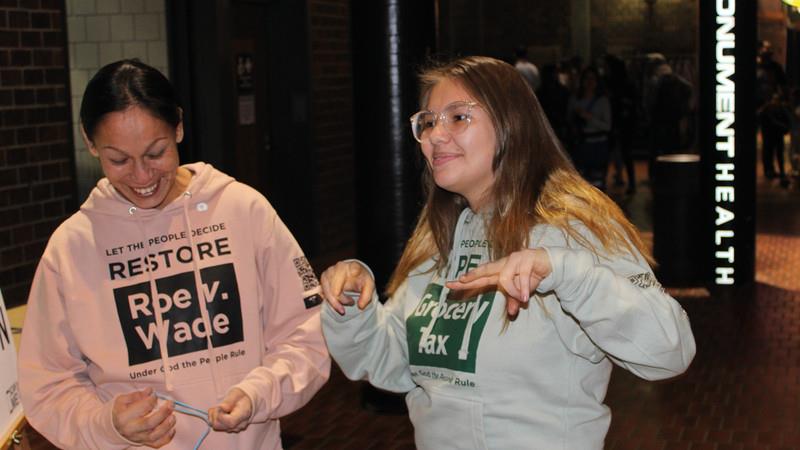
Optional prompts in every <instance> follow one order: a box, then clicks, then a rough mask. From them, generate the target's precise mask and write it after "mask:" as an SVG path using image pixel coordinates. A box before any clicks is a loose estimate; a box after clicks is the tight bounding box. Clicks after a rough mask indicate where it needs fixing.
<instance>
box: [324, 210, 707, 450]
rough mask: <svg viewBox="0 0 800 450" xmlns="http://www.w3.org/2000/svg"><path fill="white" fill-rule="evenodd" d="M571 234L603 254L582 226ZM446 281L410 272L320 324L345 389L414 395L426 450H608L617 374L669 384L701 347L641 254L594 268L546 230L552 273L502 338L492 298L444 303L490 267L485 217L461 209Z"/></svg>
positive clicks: (537, 231) (562, 236) (542, 235)
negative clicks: (350, 385) (610, 394)
mask: <svg viewBox="0 0 800 450" xmlns="http://www.w3.org/2000/svg"><path fill="white" fill-rule="evenodd" d="M575 225H576V226H577V229H578V230H579V231H580V232H581V233H582V234H583V235H584V236H585V237H587V238H588V239H589V240H590V241H591V242H593V243H595V244H596V246H597V248H602V247H600V245H599V243H598V242H597V239H596V238H595V237H594V236H593V235H591V233H589V232H588V230H587V229H586V227H585V226H583V225H582V224H580V223H576V224H575ZM453 242H454V245H453V249H452V250H451V253H450V257H449V264H448V267H447V269H446V274H436V273H433V272H432V271H430V270H429V269H430V268H431V267H433V261H428V262H426V263H425V264H423V265H422V266H421V267H419V268H418V269H416V270H415V271H413V272H412V273H411V274H410V275H409V277H408V279H407V280H406V282H405V283H404V284H403V285H401V286H400V287H399V288H398V289H397V291H396V292H395V295H394V296H393V297H392V298H391V299H390V300H389V301H387V302H386V304H384V305H381V304H380V303H379V302H377V301H376V300H377V297H375V298H373V301H372V302H371V303H370V304H369V306H368V307H367V308H366V309H365V310H364V311H360V310H359V309H358V308H357V307H355V306H350V307H347V308H346V313H345V315H344V316H339V314H338V313H336V312H335V311H334V310H333V309H332V308H330V306H329V305H326V306H325V307H324V309H323V312H322V323H323V332H324V334H325V338H326V340H327V343H328V348H329V350H330V352H331V355H332V356H333V358H334V359H335V360H336V361H337V362H338V364H339V366H340V367H341V368H342V370H343V371H344V372H345V374H346V375H347V376H348V377H349V378H351V379H368V380H369V381H370V382H371V383H372V384H373V385H375V386H376V387H379V388H382V389H386V390H389V391H394V392H408V395H407V396H406V402H407V404H408V408H409V415H410V418H411V421H412V422H413V424H414V432H415V440H416V444H417V447H418V448H420V449H435V450H443V449H472V448H475V449H502V450H508V449H526V450H530V449H541V450H553V449H578V450H585V449H600V448H602V447H603V440H604V438H605V435H606V432H607V431H608V426H609V423H610V420H611V414H610V411H609V409H608V407H607V406H605V405H604V404H603V398H604V397H605V394H606V389H607V387H608V382H609V377H610V375H611V368H612V362H614V363H616V364H617V365H620V366H622V367H624V368H626V369H628V370H630V371H631V372H633V373H635V374H636V375H638V376H640V377H642V378H645V379H649V380H655V379H663V378H668V377H672V376H675V375H678V374H680V373H682V372H683V371H685V370H686V368H687V367H688V366H689V363H690V362H691V360H692V358H693V357H694V353H695V343H694V337H693V335H692V331H691V328H690V326H689V319H688V317H687V315H686V313H685V312H684V311H683V309H682V308H681V306H680V305H679V304H678V303H677V302H676V301H675V300H674V299H673V298H672V297H670V296H669V295H668V294H666V293H665V292H664V290H663V289H662V288H661V286H660V285H659V284H658V282H657V281H656V279H655V277H654V276H653V273H652V271H651V270H650V268H649V267H648V265H647V263H646V262H645V260H644V258H642V256H641V255H638V254H637V255H636V256H635V257H634V256H630V255H628V256H627V257H621V256H608V255H601V256H598V255H596V254H595V253H593V252H592V251H590V250H588V249H587V248H584V247H582V246H581V245H580V244H578V243H577V242H576V241H575V240H573V239H571V238H569V237H568V236H567V235H566V233H565V232H564V231H563V230H560V229H558V228H556V227H553V226H549V225H540V226H537V227H535V228H534V229H533V230H532V231H531V239H530V242H531V243H532V245H531V247H542V248H544V249H545V250H546V251H547V252H548V254H549V256H550V260H551V264H552V268H553V271H552V273H551V274H550V275H549V276H548V277H547V278H545V279H544V280H543V281H542V283H541V284H540V285H539V288H538V290H537V292H536V295H537V297H538V298H539V299H540V300H541V302H542V304H543V305H544V307H542V306H540V303H539V301H537V300H535V299H532V300H531V302H530V305H529V307H528V308H526V309H523V310H521V311H520V313H519V315H518V316H517V318H516V320H514V321H513V322H511V323H510V324H509V325H508V327H507V328H506V329H505V330H504V329H503V326H504V315H505V314H506V312H505V311H506V302H505V299H504V298H503V295H502V294H501V293H497V292H489V293H484V294H481V295H478V296H476V297H474V298H471V299H468V300H462V301H456V300H450V299H449V298H448V297H449V290H448V289H447V287H445V286H444V282H445V281H446V280H453V279H455V278H457V277H458V276H459V275H460V274H463V273H464V272H466V271H468V270H470V269H471V268H473V267H475V266H477V265H479V264H482V263H485V262H487V261H489V254H490V243H489V242H487V241H486V238H485V230H484V218H483V217H482V216H480V215H475V214H473V213H472V212H471V211H470V210H469V209H466V210H464V212H463V213H462V214H461V216H460V218H459V221H458V224H457V226H456V232H455V238H454V240H453Z"/></svg>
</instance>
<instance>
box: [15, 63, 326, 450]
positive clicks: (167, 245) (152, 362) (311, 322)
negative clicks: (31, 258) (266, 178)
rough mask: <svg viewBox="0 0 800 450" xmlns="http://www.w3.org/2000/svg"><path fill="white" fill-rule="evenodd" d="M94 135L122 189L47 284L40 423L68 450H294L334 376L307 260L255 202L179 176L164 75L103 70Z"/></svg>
mask: <svg viewBox="0 0 800 450" xmlns="http://www.w3.org/2000/svg"><path fill="white" fill-rule="evenodd" d="M80 118H81V131H82V135H83V139H84V140H85V142H86V145H87V147H88V149H89V151H90V152H91V153H92V155H94V156H95V157H96V158H98V160H99V161H100V165H101V167H102V169H103V173H104V175H105V178H103V179H102V180H100V181H99V182H98V183H97V186H96V187H95V188H94V190H93V191H92V192H91V193H90V195H89V198H88V199H87V200H86V202H85V203H84V204H83V205H82V206H81V208H80V210H79V211H78V212H76V213H75V214H73V215H72V216H71V217H70V218H69V219H67V220H66V221H65V222H64V223H63V224H61V225H60V226H59V227H58V229H57V230H56V231H55V232H54V233H53V235H52V236H51V238H50V241H49V243H48V245H47V248H46V249H45V252H44V255H43V256H42V259H41V261H40V263H39V267H38V269H37V271H36V275H35V278H34V281H33V285H32V287H31V292H30V297H29V300H28V309H27V316H26V320H25V325H24V328H23V329H24V331H23V335H22V343H21V348H20V355H19V380H20V389H21V395H22V403H23V406H24V409H25V413H26V415H27V417H28V421H29V422H30V423H31V424H32V425H33V427H34V428H36V429H37V430H38V431H39V432H41V433H42V434H43V435H44V436H45V437H47V438H48V439H49V440H51V441H52V442H53V443H54V444H56V445H58V446H59V447H62V448H76V449H77V448H79V449H87V448H92V449H122V448H128V447H132V446H145V447H153V448H158V447H163V448H175V449H178V448H180V449H186V448H193V447H194V448H198V447H200V446H201V445H202V447H203V448H209V449H211V448H214V449H218V448H226V449H234V448H241V449H245V448H247V449H280V448H281V442H280V427H279V423H278V419H279V418H280V417H281V416H284V415H286V414H289V413H291V412H293V411H295V410H296V409H298V408H300V407H301V406H303V405H304V404H305V403H306V402H307V401H308V400H309V399H310V398H311V397H312V396H313V395H314V393H316V392H317V390H319V388H320V387H321V386H322V385H323V384H324V383H325V381H326V380H327V378H328V373H329V369H330V359H329V356H328V353H327V350H326V348H325V343H324V341H323V337H322V334H321V330H320V321H319V311H318V305H319V303H320V297H319V296H318V294H317V293H318V291H319V287H318V282H317V279H316V277H315V276H314V272H313V271H312V270H311V267H310V266H309V264H308V261H307V260H306V258H305V256H303V253H302V251H301V249H300V247H299V246H298V244H297V242H296V241H295V239H294V238H293V237H292V234H291V233H290V232H289V230H288V229H287V228H286V226H285V225H284V224H283V223H282V222H281V220H280V218H279V217H278V215H277V214H276V212H275V210H274V209H273V208H272V206H271V205H270V204H269V202H268V201H267V200H266V199H265V198H264V197H263V196H262V195H261V194H259V193H258V192H257V191H255V190H254V189H252V188H250V187H248V186H246V185H244V184H241V183H238V182H236V181H235V180H234V179H233V178H231V177H229V176H227V175H225V174H223V173H222V172H220V171H218V170H216V169H214V168H213V167H212V166H211V165H209V164H204V163H194V164H188V165H179V162H178V149H177V145H178V143H180V142H181V140H182V139H183V123H182V111H181V109H180V107H179V106H178V104H177V101H176V97H175V93H174V91H173V88H172V86H171V85H170V83H169V81H168V80H167V79H166V78H165V77H164V76H163V75H162V74H161V73H159V72H158V71H157V70H155V69H153V68H152V67H149V66H147V65H145V64H143V63H141V62H139V61H136V60H124V61H119V62H116V63H112V64H110V65H108V66H105V67H103V68H102V69H100V71H99V72H98V73H97V74H96V75H95V76H94V78H92V80H91V81H90V82H89V84H88V85H87V88H86V92H85V93H84V97H83V103H82V105H81V110H80ZM212 428H213V431H211V429H212Z"/></svg>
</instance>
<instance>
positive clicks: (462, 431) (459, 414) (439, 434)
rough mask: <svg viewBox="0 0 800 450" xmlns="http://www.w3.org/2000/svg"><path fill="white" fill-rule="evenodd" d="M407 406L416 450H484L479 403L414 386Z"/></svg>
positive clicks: (481, 407) (484, 440)
mask: <svg viewBox="0 0 800 450" xmlns="http://www.w3.org/2000/svg"><path fill="white" fill-rule="evenodd" d="M406 404H407V405H408V411H409V416H410V418H411V423H412V424H413V425H414V440H415V441H416V444H417V448H418V449H420V450H428V449H430V450H447V449H454V450H455V449H459V450H463V449H480V450H486V449H487V446H486V439H485V436H484V430H483V404H482V403H480V402H476V401H473V400H467V399H463V398H458V397H451V396H449V395H442V394H441V393H439V392H431V391H425V390H424V389H422V388H421V387H417V388H415V389H414V390H412V391H411V392H409V393H408V395H407V396H406Z"/></svg>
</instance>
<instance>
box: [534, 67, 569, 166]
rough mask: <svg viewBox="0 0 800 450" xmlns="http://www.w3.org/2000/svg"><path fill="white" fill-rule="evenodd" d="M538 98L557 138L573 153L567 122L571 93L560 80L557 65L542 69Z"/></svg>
mask: <svg viewBox="0 0 800 450" xmlns="http://www.w3.org/2000/svg"><path fill="white" fill-rule="evenodd" d="M536 97H537V98H538V99H539V103H540V104H541V106H542V110H543V111H544V113H545V115H546V116H547V121H548V122H550V126H551V127H552V128H553V131H554V132H555V134H556V137H558V139H559V140H560V141H561V144H562V145H563V146H565V147H567V151H571V150H570V149H569V145H570V133H569V131H570V130H569V123H568V122H567V105H568V104H569V97H570V93H569V90H568V89H567V87H566V86H564V85H563V84H561V82H560V81H559V80H558V67H557V66H556V65H555V64H547V65H545V66H544V67H542V85H541V86H539V90H538V91H536Z"/></svg>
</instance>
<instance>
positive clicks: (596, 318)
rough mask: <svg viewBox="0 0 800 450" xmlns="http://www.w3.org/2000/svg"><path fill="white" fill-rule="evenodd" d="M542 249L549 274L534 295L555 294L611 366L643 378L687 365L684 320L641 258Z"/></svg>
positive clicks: (690, 351) (688, 337)
mask: <svg viewBox="0 0 800 450" xmlns="http://www.w3.org/2000/svg"><path fill="white" fill-rule="evenodd" d="M598 248H600V247H599V244H598ZM544 249H545V250H546V251H547V253H548V255H549V256H550V262H551V265H552V269H553V270H552V272H551V274H550V275H549V276H548V277H547V278H545V279H544V280H543V281H542V283H541V284H540V285H539V287H538V289H537V291H539V292H540V293H544V292H548V291H553V292H555V294H556V296H557V297H558V300H559V301H560V304H561V308H562V309H563V310H564V311H565V312H567V313H568V314H570V315H571V316H572V317H573V318H574V319H575V320H576V321H577V322H578V325H579V326H580V328H581V329H582V330H583V332H585V333H586V335H587V336H588V337H589V338H590V339H591V341H592V342H593V343H594V344H595V345H596V346H597V347H599V348H600V349H601V350H602V351H603V352H605V354H606V355H608V356H609V357H610V358H611V359H612V360H613V361H614V362H615V363H616V364H618V365H620V366H622V367H624V368H625V369H627V370H629V371H631V372H632V373H634V374H635V375H637V376H639V377H641V378H644V379H648V380H658V379H664V378H669V377H673V376H676V375H679V374H681V373H683V372H684V371H685V370H686V369H687V368H688V367H689V363H690V362H691V361H692V359H693V358H694V354H695V342H694V336H693V334H692V330H691V327H690V324H689V317H688V316H687V314H686V312H685V311H684V310H683V308H682V307H681V306H680V304H678V302H677V301H675V299H673V298H672V297H671V296H670V295H669V294H667V293H666V292H665V291H664V289H663V288H662V287H661V285H660V284H659V283H658V281H657V280H656V278H655V276H654V275H653V272H652V271H651V270H650V267H649V266H648V265H647V264H646V263H645V262H644V259H643V258H642V257H641V255H639V254H636V255H635V256H636V258H635V260H634V258H633V257H631V256H630V255H627V256H617V255H615V256H610V255H601V256H597V255H595V254H594V253H592V252H591V251H589V250H588V249H586V248H584V247H580V246H574V247H572V246H570V247H568V246H544Z"/></svg>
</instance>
